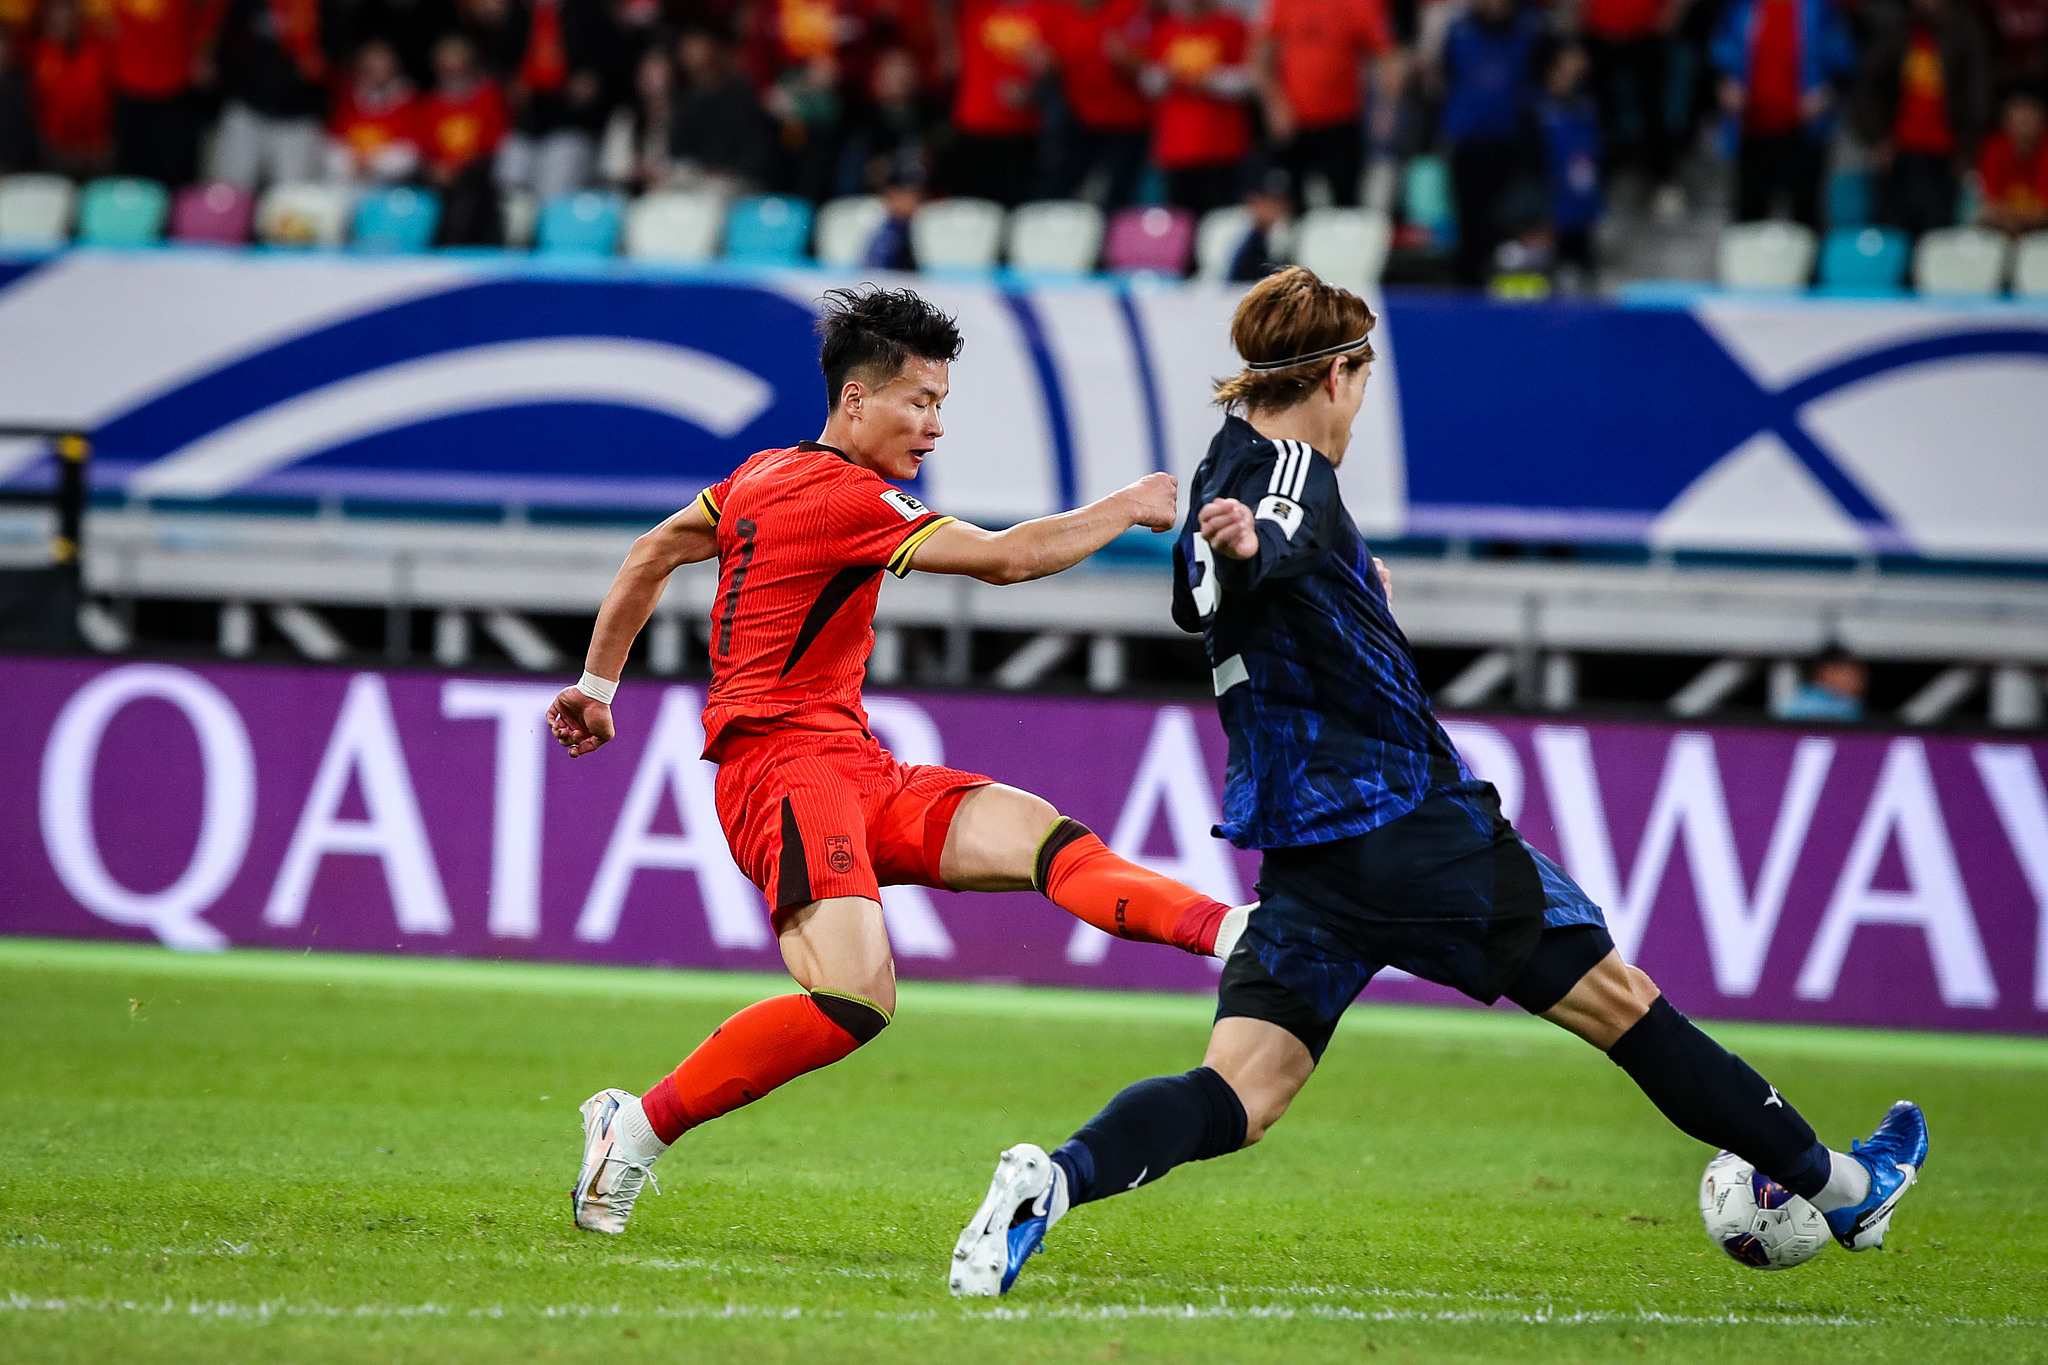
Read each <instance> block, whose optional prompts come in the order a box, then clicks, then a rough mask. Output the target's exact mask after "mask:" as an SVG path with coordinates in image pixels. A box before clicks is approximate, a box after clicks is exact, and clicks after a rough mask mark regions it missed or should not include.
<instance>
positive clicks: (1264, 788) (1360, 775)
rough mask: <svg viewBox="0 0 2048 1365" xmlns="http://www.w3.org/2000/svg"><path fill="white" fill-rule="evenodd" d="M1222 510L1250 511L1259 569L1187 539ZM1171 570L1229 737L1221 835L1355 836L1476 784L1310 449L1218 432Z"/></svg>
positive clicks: (1261, 842) (1178, 606) (1309, 839)
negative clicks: (1233, 505) (1214, 508)
mask: <svg viewBox="0 0 2048 1365" xmlns="http://www.w3.org/2000/svg"><path fill="white" fill-rule="evenodd" d="M1216 498H1235V499H1236V500H1237V501H1239V502H1241V503H1243V504H1244V505H1245V506H1247V507H1249V508H1251V509H1252V510H1253V513H1254V515H1255V518H1256V519H1255V521H1254V523H1253V524H1254V525H1255V526H1256V527H1257V528H1258V533H1259V552H1258V554H1257V556H1256V557H1254V558H1252V559H1245V560H1236V559H1231V558H1229V557H1228V556H1224V555H1219V554H1216V553H1215V552H1214V551H1213V550H1211V549H1210V547H1209V544H1208V542H1206V541H1204V540H1203V539H1202V538H1201V536H1200V535H1198V534H1197V533H1196V530H1195V527H1196V519H1197V517H1198V516H1199V515H1200V513H1201V509H1202V507H1203V506H1204V505H1205V504H1207V503H1208V502H1210V501H1211V500H1213V499H1216ZM1173 559H1174V585H1173V619H1174V621H1175V623H1176V624H1178V625H1179V626H1180V627H1181V629H1183V630H1187V631H1199V632H1201V634H1202V637H1203V642H1204V644H1205V645H1206V646H1207V648H1208V653H1209V664H1210V667H1211V669H1212V672H1213V675H1214V678H1215V683H1216V696H1217V705H1218V707H1219V709H1220V710H1221V711H1222V713H1223V728H1224V731H1225V732H1226V733H1227V734H1228V735H1229V737H1230V769H1229V777H1228V781H1227V785H1226V789H1225V791H1224V798H1223V824H1222V826H1221V829H1222V833H1223V835H1224V837H1225V838H1227V839H1229V840H1230V841H1231V842H1232V843H1234V844H1236V845H1237V846H1238V847H1240V848H1283V847H1290V846H1295V845H1301V844H1320V843H1327V842H1329V841H1331V840H1333V839H1344V838H1349V837H1351V836H1352V835H1356V834H1363V833H1365V832H1366V831H1367V830H1370V829H1376V828H1378V827H1379V826H1381V825H1384V824H1386V823H1387V822H1388V821H1390V820H1394V819H1397V818H1399V817H1400V816H1403V815H1406V814H1407V813H1408V812H1409V811H1411V810H1414V809H1415V808H1416V807H1417V806H1419V805H1420V804H1422V800H1423V798H1424V797H1425V796H1427V795H1428V794H1429V792H1430V791H1431V790H1432V789H1438V788H1444V787H1450V786H1453V785H1454V784H1457V783H1459V782H1464V781H1469V780H1470V777H1471V774H1470V773H1469V772H1467V771H1466V770H1465V768H1464V765H1463V764H1461V763H1460V762H1459V761H1458V755H1457V751H1456V750H1455V749H1453V748H1452V747H1451V742H1450V739H1449V738H1448V737H1447V736H1446V735H1445V734H1444V732H1443V727H1441V726H1439V725H1438V724H1437V723H1436V717H1435V715H1434V714H1432V713H1431V711H1430V708H1429V697H1428V696H1427V694H1425V693H1424V692H1423V690H1422V682H1421V679H1420V678H1418V677H1417V676H1416V673H1415V655H1414V652H1413V651H1412V650H1411V649H1410V648H1409V645H1408V637H1407V636H1405V635H1403V634H1402V633H1401V627H1400V626H1399V625H1397V624H1395V621H1394V616H1393V613H1392V611H1390V610H1389V609H1388V606H1387V597H1386V593H1385V591H1384V590H1383V589H1382V587H1381V586H1380V581H1379V576H1378V575H1377V574H1375V573H1374V572H1373V567H1372V554H1371V552H1370V551H1369V550H1368V549H1367V548H1366V544H1365V541H1364V539H1363V538H1362V537H1361V536H1360V535H1359V534H1358V528H1357V526H1356V525H1355V524H1353V522H1352V520H1351V514H1350V513H1349V512H1347V511H1345V510H1344V500H1343V498H1342V497H1341V496H1339V494H1338V492H1337V475H1336V471H1335V470H1333V469H1332V468H1331V467H1330V462H1329V461H1328V460H1326V459H1325V458H1323V456H1322V454H1321V453H1320V452H1318V451H1316V450H1314V449H1312V448H1310V447H1309V446H1307V445H1304V444H1302V443H1301V442H1299V441H1280V442H1277V443H1275V442H1273V441H1269V440H1267V439H1266V438H1265V437H1263V436H1261V435H1259V433H1258V432H1257V431H1255V430H1253V428H1252V426H1251V424H1250V423H1248V422H1246V421H1244V420H1242V419H1240V418H1237V417H1231V418H1228V419H1226V420H1225V422H1224V423H1223V430H1221V431H1220V432H1218V433H1217V434H1216V439H1215V440H1214V441H1212V442H1210V444H1209V453H1208V455H1207V456H1206V457H1204V459H1203V460H1202V463H1201V465H1200V466H1199V467H1197V468H1196V470H1195V475H1194V480H1193V482H1192V484H1191V485H1190V488H1189V507H1188V519H1187V524H1186V525H1185V526H1184V527H1182V528H1181V534H1180V539H1179V540H1178V541H1177V542H1176V543H1175V545H1174V550H1173Z"/></svg>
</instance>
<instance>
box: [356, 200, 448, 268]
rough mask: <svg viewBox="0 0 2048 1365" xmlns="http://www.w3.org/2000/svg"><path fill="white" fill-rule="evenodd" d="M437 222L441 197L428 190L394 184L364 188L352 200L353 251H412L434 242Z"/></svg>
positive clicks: (420, 249)
mask: <svg viewBox="0 0 2048 1365" xmlns="http://www.w3.org/2000/svg"><path fill="white" fill-rule="evenodd" d="M440 225H441V196H440V195H438V194H435V193H434V192H433V191H432V190H423V189H416V188H414V187H413V186H411V185H398V186H394V187H393V188H391V189H387V190H368V191H366V192H365V193H364V194H363V196H362V197H361V198H360V199H358V200H356V230H355V237H354V241H353V246H354V248H355V249H356V250H357V251H368V252H389V253H398V254H407V255H409V254H412V253H415V252H420V251H425V250H426V249H427V248H429V247H431V246H432V245H433V244H434V229H435V228H437V227H439V226H440Z"/></svg>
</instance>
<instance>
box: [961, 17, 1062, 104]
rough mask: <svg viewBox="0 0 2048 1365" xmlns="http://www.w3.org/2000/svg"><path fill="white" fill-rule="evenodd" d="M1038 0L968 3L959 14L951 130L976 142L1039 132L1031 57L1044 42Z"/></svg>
mask: <svg viewBox="0 0 2048 1365" xmlns="http://www.w3.org/2000/svg"><path fill="white" fill-rule="evenodd" d="M1048 27H1049V26H1048V25H1047V23H1046V20H1045V14H1044V13H1043V7H1042V6H1041V5H1040V4H1039V3H1038V0H968V3H966V4H964V5H963V6H962V7H961V14H960V85H959V88H958V90H957V92H956V93H955V94H954V97H953V126H954V127H955V128H957V129H959V130H960V131H961V132H963V133H968V134H971V135H972V136H975V137H1028V136H1029V135H1031V134H1032V133H1035V132H1037V131H1038V107H1037V106H1036V105H1035V104H1033V103H1032V102H1031V83H1032V81H1033V79H1034V76H1033V73H1032V69H1031V63H1030V61H1029V60H1028V58H1029V56H1030V54H1031V52H1032V51H1033V50H1034V49H1036V48H1038V47H1040V46H1042V45H1045V44H1046V42H1047V36H1048V35H1047V30H1048Z"/></svg>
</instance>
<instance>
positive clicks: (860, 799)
mask: <svg viewBox="0 0 2048 1365" xmlns="http://www.w3.org/2000/svg"><path fill="white" fill-rule="evenodd" d="M725 749H726V752H725V754H724V757H723V758H722V759H721V760H720V762H719V765H718V787H717V791H718V820H719V823H720V824H721V825H723V826H724V827H725V841H726V843H727V844H728V845H729V846H730V847H731V848H732V856H733V861H734V862H736V863H738V864H739V866H740V871H742V872H744V873H746V874H747V879H748V880H749V881H751V882H753V883H754V885H756V886H758V887H760V888H761V894H763V895H764V896H766V897H767V898H768V904H769V905H770V907H772V912H773V913H775V914H780V913H781V912H783V911H785V910H793V909H795V908H796V907H797V906H800V905H807V904H809V903H810V902H812V901H820V900H828V899H830V898H831V897H834V896H862V897H865V898H867V899H868V900H878V899H880V896H881V888H882V887H884V886H896V885H900V884H903V883H906V882H907V883H914V884H916V885H919V886H943V885H944V883H943V882H941V881H940V880H939V854H940V853H941V852H942V851H944V849H945V847H946V832H947V831H948V830H949V829H950V828H952V823H953V812H954V811H955V810H956V809H958V808H959V805H960V798H961V797H963V796H965V795H966V794H967V793H968V792H970V791H972V790H973V789H974V788H976V787H985V786H987V785H988V784H989V782H990V781H991V779H989V778H986V777H982V776H981V775H979V774H978V773H963V772H959V771H957V770H955V769H952V768H940V767H933V766H929V765H923V766H917V767H912V766H910V765H907V764H903V763H898V762H897V761H896V759H895V757H894V756H893V755H892V754H890V753H889V751H888V750H887V749H884V748H883V747H882V746H881V745H879V744H877V743H876V742H875V741H874V740H873V739H871V738H870V737H868V736H867V735H864V734H862V733H860V732H859V731H857V730H849V731H842V732H825V733H820V732H817V731H792V732H787V733H783V734H773V735H762V736H760V737H758V738H753V739H748V740H745V741H741V742H739V743H727V744H726V745H725Z"/></svg>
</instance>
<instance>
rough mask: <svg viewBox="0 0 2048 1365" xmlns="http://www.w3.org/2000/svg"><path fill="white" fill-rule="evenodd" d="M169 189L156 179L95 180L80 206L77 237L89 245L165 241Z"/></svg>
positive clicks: (121, 178) (169, 199)
mask: <svg viewBox="0 0 2048 1365" xmlns="http://www.w3.org/2000/svg"><path fill="white" fill-rule="evenodd" d="M170 212H171V196H170V192H169V191H168V190H166V189H165V188H164V187H163V186H162V185H159V184H157V182H156V181H154V180H138V179H134V178H132V177H128V176H117V177H109V178H107V179H105V180H95V181H93V182H92V183H91V184H89V185H87V186H86V187H85V197H84V198H83V199H82V200H80V201H79V206H78V240H79V241H80V242H81V243H83V244H84V245H86V246H152V245H154V244H155V243H157V242H160V241H162V240H163V235H164V219H165V218H167V217H169V216H170Z"/></svg>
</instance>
